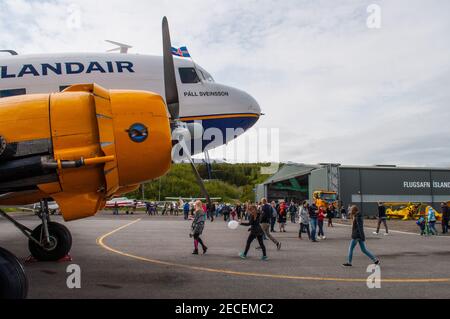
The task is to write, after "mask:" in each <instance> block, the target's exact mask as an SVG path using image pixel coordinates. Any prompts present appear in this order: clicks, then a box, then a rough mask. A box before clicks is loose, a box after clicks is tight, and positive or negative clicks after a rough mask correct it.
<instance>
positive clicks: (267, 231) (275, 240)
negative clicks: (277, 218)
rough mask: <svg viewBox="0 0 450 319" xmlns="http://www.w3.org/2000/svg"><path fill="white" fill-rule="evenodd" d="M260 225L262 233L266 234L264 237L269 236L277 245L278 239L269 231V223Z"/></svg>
mask: <svg viewBox="0 0 450 319" xmlns="http://www.w3.org/2000/svg"><path fill="white" fill-rule="evenodd" d="M260 225H261V228H262V230H263V232H264V235H266V237H267V238H269V239H270V240H271V241H272V242H273V243H274V244H275V245H278V240H277V239H276V238H275V237H273V236H272V235H271V234H270V231H269V228H270V225H269V224H267V223H262V224H260Z"/></svg>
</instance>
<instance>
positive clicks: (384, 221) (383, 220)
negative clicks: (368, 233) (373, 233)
mask: <svg viewBox="0 0 450 319" xmlns="http://www.w3.org/2000/svg"><path fill="white" fill-rule="evenodd" d="M381 223H383V225H384V229H386V234H387V233H389V230H388V226H387V223H386V218H385V217H380V218H378V226H377V234H378V233H379V232H380V226H381Z"/></svg>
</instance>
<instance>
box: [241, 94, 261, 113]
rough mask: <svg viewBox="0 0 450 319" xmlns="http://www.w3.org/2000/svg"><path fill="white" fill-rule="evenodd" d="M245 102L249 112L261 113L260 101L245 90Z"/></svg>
mask: <svg viewBox="0 0 450 319" xmlns="http://www.w3.org/2000/svg"><path fill="white" fill-rule="evenodd" d="M243 95H244V99H243V100H244V103H245V106H246V107H247V110H248V112H249V113H252V114H258V115H261V107H260V106H259V103H258V102H257V101H256V99H255V98H254V97H253V96H251V95H250V94H248V93H247V92H244V94H243Z"/></svg>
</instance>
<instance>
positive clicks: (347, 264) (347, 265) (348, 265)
mask: <svg viewBox="0 0 450 319" xmlns="http://www.w3.org/2000/svg"><path fill="white" fill-rule="evenodd" d="M342 266H344V267H352V264H350V263H345V264H342Z"/></svg>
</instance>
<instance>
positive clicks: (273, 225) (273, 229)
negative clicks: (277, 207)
mask: <svg viewBox="0 0 450 319" xmlns="http://www.w3.org/2000/svg"><path fill="white" fill-rule="evenodd" d="M276 222H277V218H276V217H272V218H271V219H270V231H271V232H274V231H275V223H276Z"/></svg>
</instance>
